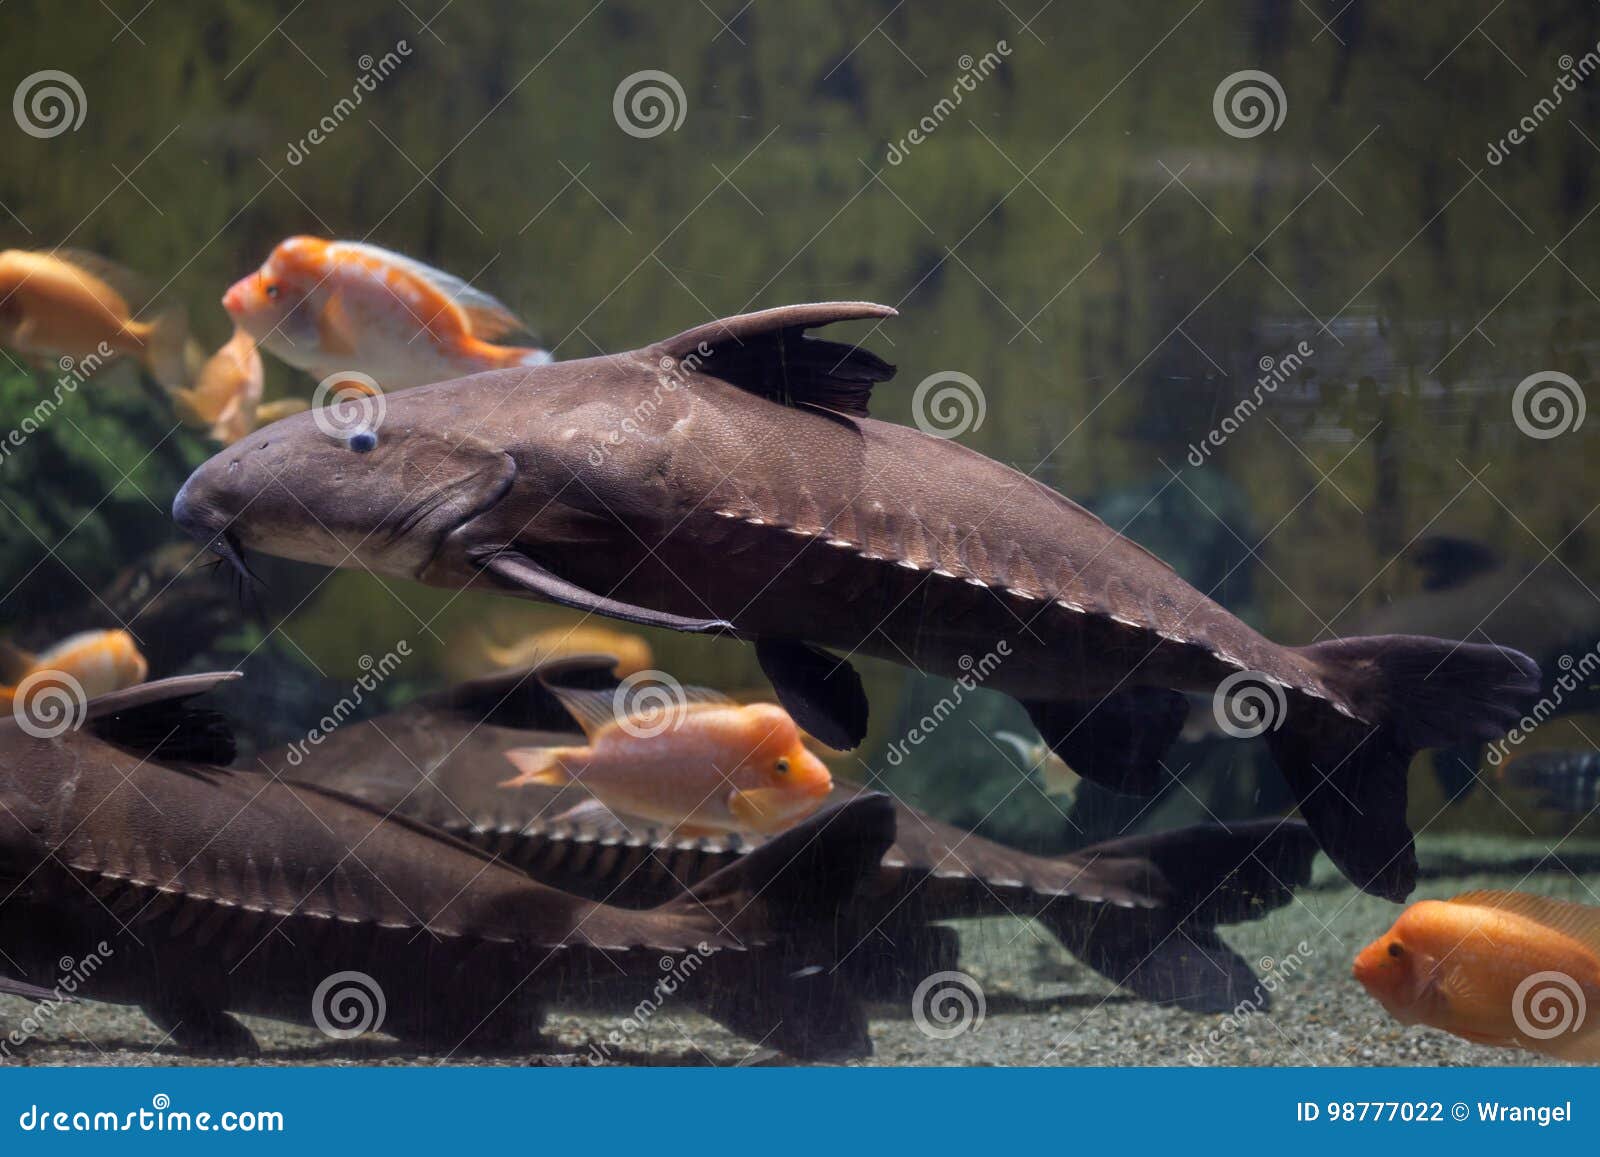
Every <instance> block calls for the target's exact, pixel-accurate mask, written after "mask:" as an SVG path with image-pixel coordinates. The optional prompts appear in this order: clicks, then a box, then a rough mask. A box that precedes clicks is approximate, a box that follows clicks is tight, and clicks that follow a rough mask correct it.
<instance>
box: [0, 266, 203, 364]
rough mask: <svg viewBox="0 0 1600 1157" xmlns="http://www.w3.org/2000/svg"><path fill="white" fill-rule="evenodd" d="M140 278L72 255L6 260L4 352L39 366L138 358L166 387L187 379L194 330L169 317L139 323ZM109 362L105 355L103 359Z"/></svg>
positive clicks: (0, 289) (0, 313)
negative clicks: (136, 301) (136, 294)
mask: <svg viewBox="0 0 1600 1157" xmlns="http://www.w3.org/2000/svg"><path fill="white" fill-rule="evenodd" d="M136 281H137V279H136V278H135V277H134V276H133V274H131V273H129V272H128V271H127V270H125V269H122V268H120V267H119V266H117V265H115V264H113V263H112V262H110V261H107V260H106V259H105V258H103V257H98V256H96V255H95V254H92V253H80V252H75V251H72V250H66V249H59V250H55V251H50V252H47V251H30V250H24V249H7V250H6V251H5V252H3V253H0V345H3V346H5V347H7V348H9V349H11V350H14V351H16V352H17V353H19V354H21V355H23V356H24V357H26V358H28V359H30V360H31V361H34V362H37V363H39V364H41V365H42V364H46V363H54V362H56V361H57V360H58V359H60V358H63V357H70V358H72V359H73V360H74V361H76V362H82V361H84V360H85V359H86V358H89V357H90V356H91V355H101V347H102V346H104V347H105V348H107V349H110V350H111V351H112V352H113V354H114V355H117V356H127V357H133V358H137V359H138V360H139V361H141V362H143V363H144V365H145V368H147V369H148V370H149V371H150V374H151V376H152V377H154V378H155V379H156V380H157V381H158V382H160V383H161V384H162V385H165V386H181V385H183V384H184V383H185V381H186V380H187V376H188V374H187V365H186V362H185V357H186V353H187V349H186V346H187V340H188V333H187V328H186V326H185V324H184V321H183V315H182V314H181V313H179V312H176V311H169V312H165V313H162V314H159V315H157V316H156V317H153V318H151V319H149V320H140V319H138V318H137V317H135V316H134V309H133V307H132V306H131V305H130V304H129V301H128V299H129V297H130V296H134V290H135V286H136ZM102 356H103V355H102Z"/></svg>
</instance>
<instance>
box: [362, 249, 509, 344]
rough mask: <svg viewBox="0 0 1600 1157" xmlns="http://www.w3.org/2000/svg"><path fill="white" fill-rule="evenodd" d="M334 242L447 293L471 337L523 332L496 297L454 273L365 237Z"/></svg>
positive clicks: (495, 336)
mask: <svg viewBox="0 0 1600 1157" xmlns="http://www.w3.org/2000/svg"><path fill="white" fill-rule="evenodd" d="M334 244H335V245H337V246H339V247H340V248H342V249H345V250H347V251H349V252H351V253H361V254H365V255H366V256H368V257H372V258H375V259H376V260H378V261H385V262H388V263H390V264H392V265H395V266H398V267H399V268H401V269H404V270H405V271H406V272H407V273H410V274H411V275H412V276H413V277H416V278H419V279H420V280H422V281H426V282H427V283H428V284H429V285H431V286H433V288H435V289H437V290H438V291H439V292H440V293H442V294H444V295H445V296H446V297H448V298H449V299H450V302H451V304H452V305H454V306H455V307H456V308H457V309H459V310H460V311H461V312H462V313H463V314H464V315H465V316H466V319H467V325H468V327H469V328H470V329H471V330H472V336H473V337H476V338H481V339H482V340H484V341H492V340H494V339H495V338H497V337H501V336H503V335H504V334H508V333H519V332H525V331H526V330H527V328H528V327H527V325H525V324H524V323H523V321H522V319H521V318H519V317H518V316H517V315H516V314H514V313H512V312H511V310H510V308H509V307H507V306H506V304H505V303H504V302H502V301H501V300H500V299H499V298H497V297H494V296H493V295H491V294H488V293H485V292H484V291H483V290H481V289H477V288H475V287H473V286H472V285H469V284H468V283H467V282H466V281H465V280H463V279H462V278H460V277H457V276H456V275H455V274H453V273H446V272H445V271H444V270H442V269H436V268H434V267H433V266H432V265H428V264H426V263H424V262H421V261H418V260H417V259H416V258H415V257H407V256H406V255H405V254H404V253H396V252H394V251H393V250H391V249H385V248H383V247H382V246H381V245H372V244H370V243H368V242H365V241H336V242H334Z"/></svg>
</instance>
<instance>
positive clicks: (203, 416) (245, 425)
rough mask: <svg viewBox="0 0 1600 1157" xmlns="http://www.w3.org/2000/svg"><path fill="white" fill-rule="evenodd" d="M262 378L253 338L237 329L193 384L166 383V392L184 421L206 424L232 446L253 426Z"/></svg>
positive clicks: (259, 400) (216, 436) (263, 375)
mask: <svg viewBox="0 0 1600 1157" xmlns="http://www.w3.org/2000/svg"><path fill="white" fill-rule="evenodd" d="M265 381H266V373H265V369H264V367H263V366H262V364H261V354H260V353H258V352H257V350H256V339H255V338H253V337H251V336H250V335H249V334H248V333H246V332H245V331H244V330H242V329H238V330H235V331H234V333H233V337H232V338H231V339H230V340H229V341H228V342H227V344H225V345H224V346H223V347H222V348H221V349H219V350H218V351H217V352H216V353H214V354H212V355H211V357H210V359H209V360H207V362H206V364H205V365H204V366H203V367H202V368H201V370H200V376H199V378H198V380H197V381H196V382H195V384H194V385H193V386H192V387H190V388H187V389H185V388H182V387H178V388H173V387H169V388H168V390H167V392H168V393H169V394H171V395H172V400H173V404H174V405H175V406H176V407H177V409H178V412H179V414H180V415H181V416H182V417H183V419H184V421H185V422H187V423H189V424H190V425H194V426H201V427H204V428H206V429H207V430H208V431H209V432H210V435H211V437H212V438H213V439H215V440H216V441H218V442H221V443H222V444H223V445H224V446H231V445H232V444H233V443H234V442H237V441H238V440H239V439H240V438H243V437H244V436H245V435H246V434H248V433H250V431H252V430H254V429H255V428H256V410H257V408H258V407H259V406H260V405H261V388H262V385H263V384H264V382H265Z"/></svg>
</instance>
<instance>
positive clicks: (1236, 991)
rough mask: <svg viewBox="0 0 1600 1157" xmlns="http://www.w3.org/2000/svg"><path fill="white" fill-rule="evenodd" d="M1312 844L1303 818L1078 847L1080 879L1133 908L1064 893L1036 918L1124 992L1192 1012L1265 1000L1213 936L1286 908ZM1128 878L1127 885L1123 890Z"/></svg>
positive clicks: (1307, 866) (1240, 961) (1301, 880)
mask: <svg viewBox="0 0 1600 1157" xmlns="http://www.w3.org/2000/svg"><path fill="white" fill-rule="evenodd" d="M1316 855H1317V842H1316V839H1315V838H1314V837H1313V836H1312V835H1311V831H1310V829H1309V828H1308V827H1307V825H1306V824H1304V823H1302V822H1301V821H1299V820H1289V819H1279V818H1274V819H1266V820H1250V821H1247V822H1244V823H1233V824H1220V823H1218V824H1199V825H1196V826H1194V827H1187V828H1179V829H1177V830H1175V831H1167V832H1160V833H1158V834H1156V835H1148V836H1144V835H1141V836H1131V837H1128V838H1125V839H1119V840H1110V841H1107V842H1105V843H1101V844H1095V845H1093V846H1092V847H1088V848H1083V849H1081V850H1080V851H1078V852H1076V853H1075V854H1074V856H1073V857H1072V858H1073V859H1074V860H1084V861H1086V863H1085V866H1084V868H1083V871H1082V872H1081V873H1080V876H1079V880H1078V882H1079V883H1081V884H1083V885H1085V886H1086V887H1087V888H1093V887H1094V886H1095V885H1096V884H1097V883H1100V882H1101V881H1102V880H1104V881H1105V886H1104V888H1103V892H1104V894H1107V895H1127V896H1129V898H1137V901H1138V902H1137V903H1134V904H1129V903H1126V902H1124V903H1095V904H1087V903H1083V902H1079V901H1074V900H1073V899H1071V898H1070V897H1062V898H1060V899H1058V900H1055V901H1053V902H1052V903H1050V904H1049V905H1047V906H1046V907H1045V908H1044V909H1043V910H1042V911H1041V912H1040V913H1039V916H1038V918H1039V920H1040V921H1042V922H1043V923H1044V925H1045V926H1046V927H1047V928H1049V929H1050V930H1051V931H1052V932H1053V933H1055V936H1056V938H1057V939H1058V940H1060V941H1061V943H1062V945H1063V946H1064V947H1065V948H1066V949H1067V950H1068V951H1069V952H1071V953H1072V954H1073V955H1075V956H1077V957H1078V958H1079V959H1081V960H1082V961H1083V962H1084V963H1085V964H1087V965H1088V966H1089V967H1090V968H1093V969H1094V970H1095V971H1096V972H1098V973H1100V974H1101V975H1102V976H1104V977H1106V978H1107V979H1108V980H1110V981H1112V982H1113V983H1115V984H1119V985H1121V986H1122V987H1124V988H1126V989H1128V990H1129V991H1131V992H1133V993H1135V994H1137V995H1139V996H1141V997H1143V998H1145V999H1146V1000H1151V1001H1156V1002H1158V1003H1162V1004H1176V1005H1177V1006H1178V1007H1179V1008H1183V1009H1186V1010H1188V1011H1190V1012H1225V1011H1227V1010H1228V1009H1230V1008H1234V1007H1237V1006H1238V1005H1239V1004H1240V1002H1241V1001H1244V1000H1246V999H1250V1000H1253V1001H1254V1002H1255V1007H1257V1008H1265V1007H1268V1006H1269V1005H1270V1004H1271V997H1270V993H1269V992H1268V991H1266V990H1265V989H1264V987H1263V986H1262V985H1261V984H1260V983H1259V982H1258V979H1257V976H1256V973H1255V971H1254V970H1253V969H1252V968H1251V966H1250V964H1249V963H1248V962H1247V961H1246V960H1245V959H1244V958H1243V957H1242V956H1240V955H1239V954H1238V953H1237V952H1235V951H1234V950H1233V949H1232V948H1230V947H1229V946H1228V945H1227V943H1226V942H1225V941H1224V940H1223V939H1222V937H1221V936H1219V935H1218V933H1217V926H1218V925H1221V924H1240V923H1244V922H1246V921H1250V920H1257V919H1260V918H1261V917H1263V916H1265V915H1266V914H1267V913H1269V912H1271V911H1273V910H1275V909H1277V908H1281V907H1283V906H1284V905H1285V904H1287V903H1289V902H1290V900H1292V899H1293V897H1294V892H1295V889H1296V888H1298V887H1300V886H1301V885H1303V884H1305V883H1306V882H1307V881H1309V880H1310V878H1311V863H1312V861H1313V860H1314V859H1315V858H1316ZM1130 883H1131V884H1132V885H1133V887H1132V889H1131V892H1130V891H1129V889H1128V887H1127V885H1128V884H1130Z"/></svg>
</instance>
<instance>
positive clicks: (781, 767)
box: [772, 755, 789, 775]
mask: <svg viewBox="0 0 1600 1157" xmlns="http://www.w3.org/2000/svg"><path fill="white" fill-rule="evenodd" d="M772 766H773V767H775V768H777V769H778V774H779V775H787V774H788V772H789V757H788V756H786V755H785V756H780V757H779V758H778V762H777V763H775V764H773V765H772Z"/></svg>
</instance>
